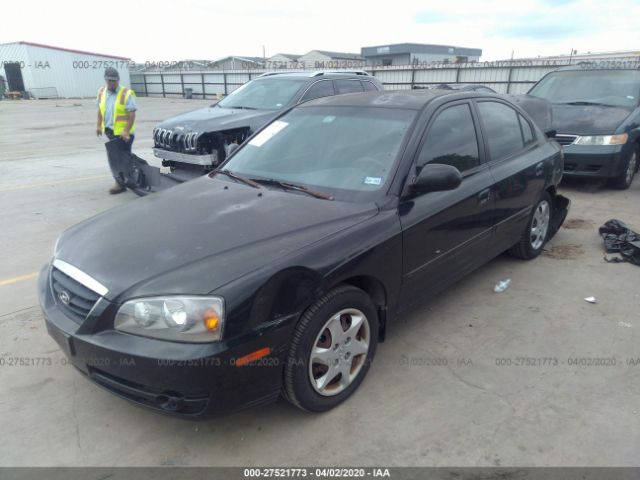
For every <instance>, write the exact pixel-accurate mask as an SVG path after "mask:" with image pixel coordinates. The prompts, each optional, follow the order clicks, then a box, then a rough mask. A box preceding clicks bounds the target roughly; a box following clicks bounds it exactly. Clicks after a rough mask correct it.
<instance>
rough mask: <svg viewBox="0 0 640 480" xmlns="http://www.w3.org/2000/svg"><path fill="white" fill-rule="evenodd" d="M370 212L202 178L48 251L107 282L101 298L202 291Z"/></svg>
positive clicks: (88, 226)
mask: <svg viewBox="0 0 640 480" xmlns="http://www.w3.org/2000/svg"><path fill="white" fill-rule="evenodd" d="M377 211H378V210H377V207H376V205H375V204H374V203H367V204H362V203H348V202H340V201H329V200H321V199H317V198H314V197H310V196H306V195H303V194H297V193H291V192H283V191H281V190H271V189H267V188H261V189H255V188H252V187H249V186H246V185H244V184H240V183H235V182H234V181H232V180H226V179H225V177H220V178H213V179H212V178H209V177H202V178H199V179H196V180H193V181H191V182H186V183H184V184H182V185H179V186H177V187H174V188H170V189H168V190H165V191H163V192H160V193H156V194H154V195H150V196H148V197H145V198H142V199H139V200H136V201H134V202H131V203H129V204H127V205H124V206H122V207H118V208H116V209H113V210H110V211H107V212H104V213H102V214H100V215H98V216H96V217H93V218H91V219H89V220H86V221H84V222H82V223H80V224H78V225H76V226H74V227H71V228H70V229H68V230H67V231H66V232H65V233H64V234H63V235H62V237H61V238H60V241H59V243H58V251H57V252H56V256H57V258H59V259H61V260H64V261H65V262H67V263H70V264H71V265H74V266H75V267H77V268H79V269H80V270H82V271H83V272H85V273H87V274H88V275H90V276H92V277H93V278H94V279H96V280H97V281H99V282H100V283H102V284H103V285H104V286H105V287H107V288H108V289H109V293H108V294H107V295H106V297H107V298H108V299H110V300H119V299H118V296H119V295H120V294H121V293H123V292H125V291H127V295H135V296H138V295H149V294H151V295H154V294H167V293H191V294H206V293H208V292H211V291H213V290H214V289H216V288H217V287H219V286H221V285H224V284H225V283H227V282H229V281H231V280H234V279H236V278H238V277H240V276H241V275H243V274H246V273H248V272H250V271H253V270H255V269H257V268H260V267H262V266H264V265H267V264H268V263H269V262H272V261H274V260H276V259H278V258H282V257H284V256H286V255H287V254H289V253H291V252H293V251H295V250H298V249H300V248H303V247H305V246H309V245H310V244H312V243H314V242H317V241H319V240H321V239H322V238H324V237H326V236H328V235H332V234H335V233H337V232H338V231H340V230H343V229H345V228H348V227H350V226H353V225H355V224H357V223H359V222H361V221H363V220H365V219H366V218H370V217H372V216H374V215H375V214H376V213H377Z"/></svg>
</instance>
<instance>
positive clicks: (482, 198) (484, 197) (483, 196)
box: [478, 188, 491, 205]
mask: <svg viewBox="0 0 640 480" xmlns="http://www.w3.org/2000/svg"><path fill="white" fill-rule="evenodd" d="M490 197H491V189H490V188H487V189H486V190H483V191H481V192H480V193H479V194H478V204H479V205H483V204H485V203H487V202H488V201H489V198H490Z"/></svg>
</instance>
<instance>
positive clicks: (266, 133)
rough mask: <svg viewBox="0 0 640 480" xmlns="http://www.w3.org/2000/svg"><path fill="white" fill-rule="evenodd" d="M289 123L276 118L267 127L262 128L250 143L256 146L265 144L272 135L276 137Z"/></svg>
mask: <svg viewBox="0 0 640 480" xmlns="http://www.w3.org/2000/svg"><path fill="white" fill-rule="evenodd" d="M287 125H289V124H288V123H287V122H281V121H280V120H276V121H275V122H273V123H272V124H271V125H269V126H268V127H267V128H265V129H264V130H262V131H261V132H260V133H259V134H258V135H256V136H255V137H253V140H251V141H250V142H249V145H253V146H254V147H261V146H262V145H264V144H265V143H266V142H267V141H269V139H270V138H271V137H274V136H275V135H276V134H277V133H278V132H279V131H280V130H282V129H283V128H284V127H286V126H287Z"/></svg>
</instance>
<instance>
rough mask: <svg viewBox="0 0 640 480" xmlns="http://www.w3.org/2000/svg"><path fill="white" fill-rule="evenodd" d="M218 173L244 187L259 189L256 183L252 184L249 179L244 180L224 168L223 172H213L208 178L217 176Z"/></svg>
mask: <svg viewBox="0 0 640 480" xmlns="http://www.w3.org/2000/svg"><path fill="white" fill-rule="evenodd" d="M218 173H222V174H223V175H226V176H227V177H230V178H233V179H234V180H238V181H239V182H242V183H244V184H245V185H249V186H250V187H253V188H260V185H259V184H258V183H256V182H254V181H253V180H251V179H250V178H244V177H241V176H240V175H236V174H235V173H233V172H232V171H231V170H229V169H226V168H225V169H224V170H214V171H213V172H211V174H210V176H213V175H215V174H218Z"/></svg>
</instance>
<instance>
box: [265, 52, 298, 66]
mask: <svg viewBox="0 0 640 480" xmlns="http://www.w3.org/2000/svg"><path fill="white" fill-rule="evenodd" d="M300 57H302V55H295V54H293V53H276V54H275V55H274V56H272V57H269V58H267V63H266V68H297V67H298V65H299V64H298V60H299V59H300Z"/></svg>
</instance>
